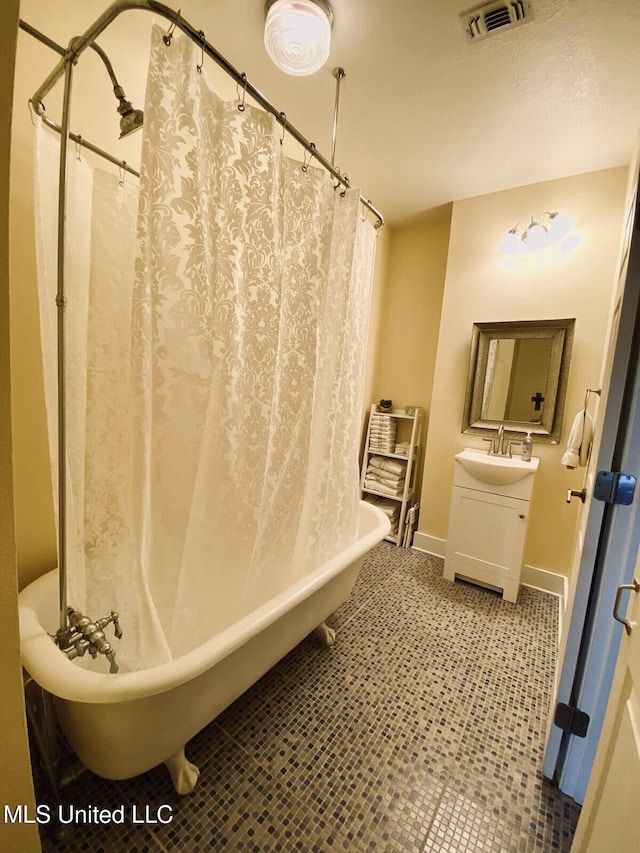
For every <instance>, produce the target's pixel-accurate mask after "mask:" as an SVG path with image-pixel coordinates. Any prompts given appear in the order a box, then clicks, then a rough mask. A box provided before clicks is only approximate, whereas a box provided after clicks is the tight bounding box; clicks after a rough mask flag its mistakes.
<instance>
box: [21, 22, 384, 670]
mask: <svg viewBox="0 0 640 853" xmlns="http://www.w3.org/2000/svg"><path fill="white" fill-rule="evenodd" d="M198 60H199V54H198V51H197V49H196V48H195V46H194V45H193V44H192V42H191V41H190V40H189V39H187V38H174V40H173V42H172V45H171V46H170V47H168V48H167V47H166V46H165V45H164V43H163V41H162V31H161V30H160V28H154V30H153V34H152V51H151V61H150V68H149V77H148V83H147V99H146V104H145V128H144V140H143V154H142V168H141V172H142V177H141V181H140V191H139V208H138V215H137V239H135V240H134V239H132V237H133V236H134V228H132V227H131V216H132V213H131V211H132V210H133V207H131V208H127V214H126V216H125V215H124V214H123V204H122V198H123V197H124V196H126V197H127V198H129V197H130V196H131V197H132V196H133V192H132V189H131V188H130V185H129V182H128V181H127V182H126V184H125V187H124V188H123V187H120V186H118V180H117V176H116V177H113V178H112V179H111V182H110V185H108V184H109V182H108V180H107V178H108V176H106V175H103V174H102V173H100V172H98V171H97V170H96V171H95V172H94V173H93V181H92V183H93V194H91V193H90V192H87V193H86V194H85V191H84V190H83V189H80V188H78V191H77V192H75V191H74V193H73V201H72V202H71V203H70V209H71V208H73V209H74V210H77V211H81V212H80V213H75V214H74V217H73V224H71V225H70V228H69V233H68V237H69V238H70V239H69V240H68V242H69V243H70V244H71V246H72V249H71V248H70V256H71V258H70V260H71V259H72V260H73V266H74V271H71V270H70V271H69V284H68V288H67V289H68V292H69V302H70V306H69V309H68V313H69V315H71V313H72V310H73V309H74V306H73V304H72V303H73V302H75V299H73V297H72V295H71V292H72V291H75V290H76V289H77V290H78V298H77V303H78V304H77V312H76V313H75V314H74V319H73V320H70V323H69V325H70V328H71V329H72V330H73V334H71V331H70V337H71V338H73V340H74V342H75V341H77V343H74V347H75V349H74V353H76V352H77V358H76V356H75V355H74V356H73V358H70V359H69V361H70V362H71V364H70V375H69V385H70V395H69V396H70V406H71V408H72V414H71V415H70V417H72V418H73V429H72V431H71V434H70V435H69V442H70V447H69V454H68V464H69V471H70V478H71V482H72V487H73V488H72V492H73V499H72V501H71V503H72V516H73V518H72V519H71V520H70V525H69V526H70V527H71V528H73V531H74V536H73V545H72V550H73V555H74V556H73V559H71V558H70V563H71V565H70V571H71V574H72V584H71V588H72V594H73V595H76V594H77V595H78V596H79V598H78V601H82V603H83V606H86V607H88V608H90V609H91V615H92V616H99V615H105V613H108V612H109V611H110V610H111V609H112V608H115V609H119V610H120V611H121V612H122V615H123V623H124V624H123V627H124V629H125V630H127V629H129V631H128V634H129V636H130V637H131V634H133V637H131V640H133V642H130V643H129V645H128V651H127V652H126V653H124V654H121V653H120V652H119V655H118V656H119V658H120V659H121V660H124V659H125V658H126V663H127V666H128V667H129V668H138V667H140V666H149V665H153V664H155V663H158V662H161V661H162V660H166V659H168V658H170V657H172V656H177V655H180V654H182V653H184V652H185V651H187V650H188V649H190V648H192V647H194V646H195V645H197V644H198V643H200V642H202V641H203V640H204V639H206V638H207V637H209V636H211V635H212V634H213V633H216V632H217V631H219V630H221V629H223V628H225V627H226V626H228V625H229V624H231V623H233V622H234V621H235V620H236V619H238V618H240V617H241V616H243V615H245V614H246V613H248V612H250V611H251V610H252V609H254V608H255V607H256V606H258V605H259V604H260V603H262V602H264V601H265V600H266V599H268V598H269V597H270V596H271V595H273V594H275V593H277V592H279V591H281V590H282V589H283V588H285V587H286V586H288V585H289V584H290V583H291V582H293V581H295V580H297V579H299V578H300V577H302V576H303V575H304V574H305V573H308V572H309V571H312V570H313V569H314V568H315V567H316V566H317V565H319V564H320V563H322V562H323V561H324V560H326V559H327V558H329V557H330V556H332V555H333V554H334V553H336V552H338V551H339V550H341V549H342V548H343V547H344V546H345V545H346V544H348V543H349V542H351V541H353V539H354V538H355V535H356V530H357V506H358V472H357V454H358V445H359V437H360V414H361V400H362V375H363V359H364V353H365V346H366V326H367V317H368V307H369V290H370V281H371V275H372V268H373V257H374V249H375V231H374V229H373V227H372V226H371V225H370V223H368V222H366V221H364V219H363V217H362V212H361V210H360V203H359V193H358V192H357V191H356V190H350V191H348V192H347V193H346V194H345V195H344V197H343V196H341V195H340V194H339V193H336V192H335V191H334V190H333V186H332V182H331V180H330V178H329V176H328V175H327V174H326V173H325V172H324V171H323V170H319V169H315V168H313V167H310V168H309V169H308V171H307V172H306V173H305V172H303V171H302V169H301V164H300V163H299V162H296V161H293V160H290V159H288V158H286V157H284V156H283V154H282V146H281V145H280V131H279V127H278V125H277V123H276V121H275V119H274V118H273V117H272V116H270V115H268V114H266V113H264V112H262V111H261V110H259V109H254V108H252V107H250V106H247V108H246V110H244V111H243V112H241V111H239V110H238V109H237V105H236V103H225V102H223V101H221V100H220V99H219V98H218V96H217V95H216V94H215V92H214V91H213V90H212V88H211V86H210V84H209V83H208V81H207V79H206V77H205V76H204V75H201V74H199V73H198V72H197V71H196V65H197V63H198ZM39 133H40V136H42V135H43V134H45V131H40V132H39ZM47 142H50V140H47ZM39 147H40V149H43V148H44V147H45V146H44V145H43V144H40V146H39ZM49 147H50V146H49ZM42 159H43V158H40V160H42ZM69 164H70V172H71V173H72V174H73V175H75V173H76V172H86V173H87V177H86V183H87V184H88V185H90V184H91V170H90V169H89V168H88V167H86V164H84V163H80V162H78V161H77V160H76V158H75V157H74V156H70V158H69ZM42 165H43V166H44V168H41V169H40V171H39V175H38V179H37V180H38V184H40V183H47V182H48V183H49V184H50V183H51V176H50V174H49V175H47V174H46V171H47V168H50V167H47V166H45V164H44V163H43V164H42ZM85 167H86V168H85ZM54 174H55V172H54ZM71 183H72V184H73V185H74V186H75V184H76V183H78V184H79V181H77V180H76V177H73V178H71ZM107 185H108V186H107ZM85 189H86V187H85ZM107 189H108V190H109V191H110V194H111V195H112V196H113V197H115V199H119V201H116V206H115V207H114V201H113V198H112V199H111V200H107V199H106V196H107V195H108V194H109V193H108V192H105V190H107ZM123 190H124V192H123ZM91 197H92V198H93V205H92V216H90V215H89V213H88V211H87V204H89V202H88V201H87V198H91ZM103 198H105V201H104V202H103V201H102V199H103ZM51 207H52V205H50V204H49V205H42V204H41V205H40V219H41V220H42V217H43V210H44V209H48V210H49V209H50V208H51ZM107 208H108V209H107ZM116 210H117V213H115V211H116ZM82 211H84V212H82ZM133 215H134V216H135V212H134V213H133ZM76 216H78V218H79V219H81V220H83V222H84V221H85V220H86V221H94V222H95V223H97V224H95V225H94V227H93V236H92V237H91V239H90V238H89V237H87V238H86V239H85V238H82V239H77V235H76V232H75V228H76V225H75V217H76ZM105 218H106V222H105ZM41 224H42V228H41V229H40V230H41V239H40V243H41V245H46V243H47V236H46V232H47V228H49V229H50V230H54V231H55V229H54V228H53V229H52V224H51V223H49V224H48V225H47V223H46V222H42V223H41ZM77 227H80V223H79V224H78V226H77ZM83 230H85V229H83ZM116 233H117V236H115V234H116ZM112 235H113V236H112ZM105 239H106V241H107V242H106V243H105V242H104V241H105ZM101 240H102V245H100V241H101ZM83 247H84V248H83ZM78 250H81V251H80V255H79V258H80V259H79V260H78V259H76V254H77V252H78ZM105 250H106V251H105ZM46 254H47V253H46V252H43V251H40V253H39V255H40V258H41V263H40V265H39V266H40V268H41V271H42V269H43V268H44V270H45V274H44V275H43V276H42V279H43V280H44V281H47V276H46V267H47V263H46V262H45V261H44V260H43V258H44V256H45V255H46ZM49 254H50V252H49ZM105 255H106V257H105ZM101 256H102V257H101ZM134 256H135V276H133V275H131V273H130V270H131V265H132V263H133V258H134ZM75 267H77V268H78V269H77V270H75ZM48 278H49V280H50V278H51V276H49V277H48ZM76 279H78V281H76ZM82 280H84V281H86V282H89V281H90V282H91V287H90V288H89V289H88V288H87V285H86V284H85V285H84V292H83V293H82V295H81V294H80V291H81V290H82V287H83V285H82ZM53 287H54V290H55V285H53ZM45 290H46V291H47V292H48V295H47V299H48V308H45V309H44V310H43V315H47V312H48V314H49V318H50V319H49V320H47V317H46V316H43V338H46V337H47V334H48V333H47V328H48V326H50V325H51V323H52V322H55V318H54V317H53V314H54V311H55V305H54V306H53V308H51V285H49V286H48V287H45ZM74 296H75V293H74ZM51 318H53V319H51ZM48 337H49V339H51V337H52V336H51V334H49V335H48ZM70 346H71V344H70ZM83 347H84V349H85V350H86V353H84V354H83V352H82V350H83ZM52 358H53V359H54V360H55V356H52V355H51V352H49V353H47V351H46V347H45V363H46V365H47V371H48V376H47V386H48V388H49V390H50V385H51V379H52V377H51V375H50V363H51V359H52ZM87 365H88V367H87ZM52 411H53V410H52ZM123 594H124V598H125V599H126V600H125V601H124V602H123V601H122V598H123ZM70 600H71V598H70ZM73 603H74V604H75V600H74V602H73ZM76 606H80V605H76ZM98 611H100V612H98ZM102 611H105V613H103V612H102ZM127 623H129V624H127ZM131 629H133V630H131ZM119 646H122V649H123V652H124V648H125V640H124V639H123V641H122V643H121V644H119Z"/></svg>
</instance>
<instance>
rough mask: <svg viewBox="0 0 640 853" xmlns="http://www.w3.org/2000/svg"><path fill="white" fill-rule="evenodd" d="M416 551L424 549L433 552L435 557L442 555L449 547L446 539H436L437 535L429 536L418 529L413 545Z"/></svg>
mask: <svg viewBox="0 0 640 853" xmlns="http://www.w3.org/2000/svg"><path fill="white" fill-rule="evenodd" d="M411 547H412V548H415V549H416V551H424V552H425V553H426V554H433V556H434V557H442V559H443V560H444V553H445V549H446V547H447V540H446V539H436V537H435V536H428V535H427V534H426V533H420V531H419V530H417V531H416V532H415V533H414V534H413V544H412V546H411Z"/></svg>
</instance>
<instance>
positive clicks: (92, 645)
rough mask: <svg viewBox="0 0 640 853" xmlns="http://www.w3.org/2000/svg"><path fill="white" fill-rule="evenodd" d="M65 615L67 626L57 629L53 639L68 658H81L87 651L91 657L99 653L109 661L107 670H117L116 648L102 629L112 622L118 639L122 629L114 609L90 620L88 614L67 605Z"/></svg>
mask: <svg viewBox="0 0 640 853" xmlns="http://www.w3.org/2000/svg"><path fill="white" fill-rule="evenodd" d="M67 616H68V617H69V627H68V628H67V629H66V630H63V631H58V633H57V634H56V637H55V640H56V643H57V644H58V646H60V648H61V649H62V651H63V652H64V653H65V655H66V656H67V657H68V658H69V660H73V659H74V658H81V657H83V656H84V654H85V653H86V652H87V651H88V652H89V654H90V655H91V657H92V658H95V657H97V655H98V653H100V654H101V655H104V656H105V657H106V659H107V660H108V661H109V664H110V666H109V671H110V672H113V673H115V672H117V671H118V664H117V663H116V650H115V649H114V648H113V646H112V645H111V643H110V642H109V641H108V640H107V638H106V636H105V633H104V631H103V630H102V629H103V628H106V626H107V625H108V624H109V623H110V622H113V627H114V633H115V636H116V638H117V639H118V640H119V639H120V637H122V629H121V628H120V622H119V621H118V619H119V616H118V614H117V613H116V611H115V610H112V611H111V615H110V616H105V617H104V618H103V619H96V621H95V622H92V621H91V619H89V617H88V616H85V615H84V614H83V613H80V611H79V610H74V609H73V607H67Z"/></svg>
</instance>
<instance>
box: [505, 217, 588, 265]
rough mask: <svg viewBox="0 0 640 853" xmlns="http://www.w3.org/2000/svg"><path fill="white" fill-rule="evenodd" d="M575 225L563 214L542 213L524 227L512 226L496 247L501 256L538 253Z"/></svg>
mask: <svg viewBox="0 0 640 853" xmlns="http://www.w3.org/2000/svg"><path fill="white" fill-rule="evenodd" d="M574 225H575V219H573V218H572V217H571V216H567V215H566V214H565V213H558V212H555V213H543V214H542V216H540V217H539V218H538V219H537V220H536V219H534V218H533V217H531V222H530V223H529V224H528V225H527V226H526V227H525V226H524V225H523V224H522V223H518V224H517V225H514V226H513V228H511V230H510V231H509V232H508V233H507V234H506V236H505V238H504V240H503V241H502V242H501V243H500V245H499V246H498V251H499V252H500V253H501V254H502V255H526V254H530V253H531V252H539V251H540V250H541V249H546V248H547V246H551V245H552V244H553V243H557V242H558V240H561V239H562V238H563V237H564V236H565V234H567V233H568V232H569V231H570V230H571V229H572V228H573V226H574Z"/></svg>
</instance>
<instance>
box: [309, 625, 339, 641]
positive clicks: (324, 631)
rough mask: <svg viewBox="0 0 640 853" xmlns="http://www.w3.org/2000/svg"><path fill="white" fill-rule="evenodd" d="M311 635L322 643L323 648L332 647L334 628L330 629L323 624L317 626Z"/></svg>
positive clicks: (334, 634) (334, 639)
mask: <svg viewBox="0 0 640 853" xmlns="http://www.w3.org/2000/svg"><path fill="white" fill-rule="evenodd" d="M313 633H314V634H315V635H316V637H318V638H319V639H320V640H321V641H322V642H323V643H324V645H325V646H332V645H333V644H334V643H335V641H336V631H335V628H330V627H329V626H328V625H327V624H326V623H325V622H322V624H321V625H318V627H317V628H315V629H314V631H313Z"/></svg>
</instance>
